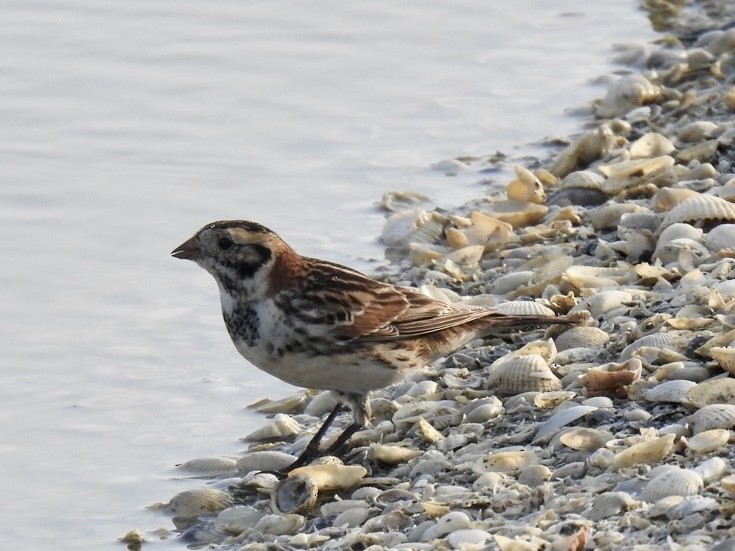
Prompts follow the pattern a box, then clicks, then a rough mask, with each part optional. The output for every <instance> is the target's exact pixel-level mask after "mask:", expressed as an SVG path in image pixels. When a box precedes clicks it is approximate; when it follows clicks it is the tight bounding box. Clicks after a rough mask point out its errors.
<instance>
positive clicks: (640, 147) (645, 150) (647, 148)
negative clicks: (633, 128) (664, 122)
mask: <svg viewBox="0 0 735 551" xmlns="http://www.w3.org/2000/svg"><path fill="white" fill-rule="evenodd" d="M675 149H676V147H675V146H674V144H673V143H671V140H669V139H668V138H667V137H666V136H664V135H663V134H659V133H658V132H647V133H646V134H644V135H643V136H641V137H640V138H638V139H637V140H636V141H634V142H633V143H632V144H631V145H630V156H631V157H632V158H633V159H641V158H643V159H648V158H651V157H657V156H659V155H668V154H669V153H671V152H672V151H674V150H675Z"/></svg>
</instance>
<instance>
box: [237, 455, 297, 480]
mask: <svg viewBox="0 0 735 551" xmlns="http://www.w3.org/2000/svg"><path fill="white" fill-rule="evenodd" d="M294 461H296V457H295V456H293V455H291V454H288V453H283V452H279V451H275V450H267V451H256V452H248V453H247V454H245V455H244V456H243V457H241V458H240V459H239V460H238V461H237V463H236V468H237V470H238V471H239V472H240V473H241V474H246V473H249V472H251V471H280V470H281V469H284V468H286V467H288V466H289V465H291V464H292V463H293V462H294Z"/></svg>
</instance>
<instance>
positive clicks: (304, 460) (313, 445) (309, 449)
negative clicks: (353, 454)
mask: <svg viewBox="0 0 735 551" xmlns="http://www.w3.org/2000/svg"><path fill="white" fill-rule="evenodd" d="M343 407H344V406H342V404H341V403H340V402H338V403H337V405H335V406H334V409H333V410H332V412H331V413H330V414H329V416H328V417H327V418H326V419H325V420H324V423H322V426H321V427H319V430H318V431H316V434H315V435H314V436H312V438H311V440H309V443H308V444H307V445H306V448H305V449H304V451H303V452H302V453H301V455H300V456H299V457H298V459H296V461H294V462H293V463H291V464H290V465H289V466H288V467H286V468H285V469H282V471H281V472H282V473H289V472H291V471H293V470H294V469H295V468H297V467H302V466H304V465H307V464H308V463H311V462H312V461H313V460H314V459H316V458H317V457H319V456H320V455H322V454H321V453H320V452H319V443H320V442H321V441H322V438H323V437H324V435H325V434H326V432H327V430H329V427H330V426H331V424H332V423H333V422H334V419H335V418H336V417H337V415H339V413H340V412H341V411H342V409H343ZM350 427H351V425H350ZM350 427H347V430H349V428H350ZM347 430H345V432H347ZM355 430H357V429H355ZM353 433H354V431H353ZM342 435H344V433H342ZM350 436H352V434H350ZM341 438H342V436H340V437H339V438H338V439H337V440H339V439H341ZM348 438H349V436H348ZM340 445H341V443H340ZM332 447H334V446H333V445H332V446H330V447H329V449H330V450H331V449H332Z"/></svg>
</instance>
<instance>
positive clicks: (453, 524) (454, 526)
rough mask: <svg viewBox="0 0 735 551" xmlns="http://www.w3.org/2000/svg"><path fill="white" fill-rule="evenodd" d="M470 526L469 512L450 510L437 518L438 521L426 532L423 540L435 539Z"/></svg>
mask: <svg viewBox="0 0 735 551" xmlns="http://www.w3.org/2000/svg"><path fill="white" fill-rule="evenodd" d="M470 526H471V523H470V517H469V516H468V515H467V513H465V512H463V511H450V512H449V513H447V514H446V515H444V516H442V517H440V518H439V519H437V521H436V523H435V524H434V525H433V526H430V527H429V528H428V529H427V530H426V532H424V534H423V536H422V537H421V540H422V541H425V542H429V541H434V540H436V539H439V538H443V537H444V536H446V535H447V534H450V533H452V532H456V531H458V530H465V529H468V528H470Z"/></svg>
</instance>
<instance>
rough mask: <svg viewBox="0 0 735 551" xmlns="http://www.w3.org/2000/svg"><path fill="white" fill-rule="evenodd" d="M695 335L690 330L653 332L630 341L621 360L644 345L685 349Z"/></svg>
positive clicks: (630, 355)
mask: <svg viewBox="0 0 735 551" xmlns="http://www.w3.org/2000/svg"><path fill="white" fill-rule="evenodd" d="M691 338H693V335H692V333H691V332H689V331H669V332H668V333H653V334H651V335H646V336H644V337H641V338H640V339H637V340H635V341H633V342H632V343H630V344H629V345H628V346H626V347H625V348H623V351H622V352H621V353H620V359H621V360H628V359H630V358H632V357H633V356H634V355H635V353H636V351H637V350H638V349H639V348H642V347H654V348H665V349H668V350H676V351H678V350H683V349H684V348H686V346H687V345H688V344H689V341H690V340H691Z"/></svg>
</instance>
